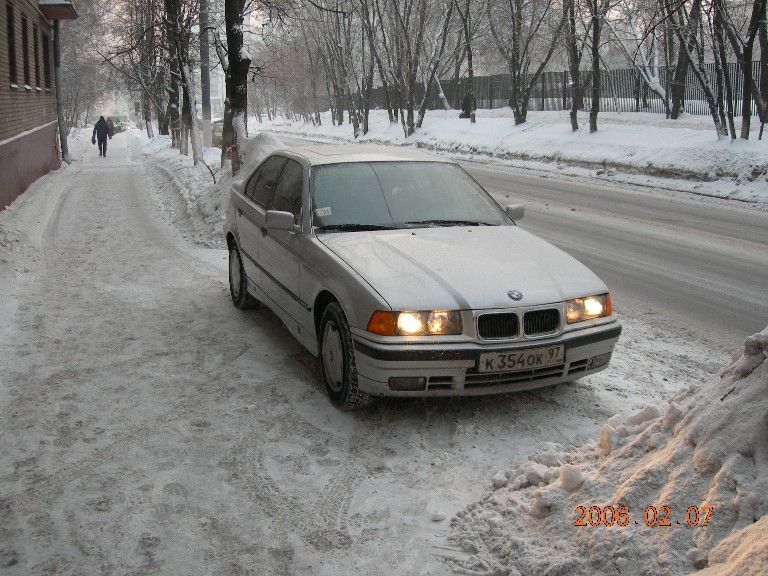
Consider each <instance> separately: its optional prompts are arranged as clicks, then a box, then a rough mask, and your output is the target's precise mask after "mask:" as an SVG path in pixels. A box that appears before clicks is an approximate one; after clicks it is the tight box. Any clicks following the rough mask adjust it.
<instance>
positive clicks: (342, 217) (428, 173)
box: [312, 162, 510, 231]
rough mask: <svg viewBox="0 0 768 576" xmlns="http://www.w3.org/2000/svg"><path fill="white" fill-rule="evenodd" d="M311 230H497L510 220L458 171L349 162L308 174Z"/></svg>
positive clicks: (410, 164)
mask: <svg viewBox="0 0 768 576" xmlns="http://www.w3.org/2000/svg"><path fill="white" fill-rule="evenodd" d="M312 173H313V179H312V206H313V216H314V225H315V226H317V227H318V228H320V229H321V230H322V229H325V230H349V231H354V230H373V229H395V228H420V227H428V226H484V225H485V226H499V225H501V224H509V223H510V220H509V218H508V217H507V215H506V213H505V212H503V211H502V210H501V208H500V207H499V205H498V204H496V202H495V201H494V200H493V199H492V198H491V197H490V196H489V195H488V193H487V192H485V190H483V189H482V188H481V187H480V186H479V185H478V184H477V183H476V182H475V181H474V180H472V178H471V177H470V176H469V175H468V174H467V173H466V172H465V171H464V170H463V169H461V168H460V167H459V166H457V165H455V164H448V163H444V162H354V163H348V164H328V165H325V166H318V167H316V168H314V169H313V171H312Z"/></svg>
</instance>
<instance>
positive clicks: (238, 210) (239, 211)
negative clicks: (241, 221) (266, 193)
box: [237, 208, 243, 216]
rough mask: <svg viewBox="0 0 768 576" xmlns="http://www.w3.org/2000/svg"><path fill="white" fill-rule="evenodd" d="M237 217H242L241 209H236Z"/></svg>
mask: <svg viewBox="0 0 768 576" xmlns="http://www.w3.org/2000/svg"><path fill="white" fill-rule="evenodd" d="M237 215H238V216H242V215H243V209H242V208H238V209H237Z"/></svg>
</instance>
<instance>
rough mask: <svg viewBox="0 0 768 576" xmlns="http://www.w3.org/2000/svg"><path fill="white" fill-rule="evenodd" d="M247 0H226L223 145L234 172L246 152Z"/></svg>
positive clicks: (248, 63)
mask: <svg viewBox="0 0 768 576" xmlns="http://www.w3.org/2000/svg"><path fill="white" fill-rule="evenodd" d="M244 7H245V0H224V22H225V26H226V29H227V61H228V68H227V76H226V98H227V102H228V103H229V107H228V109H227V112H226V113H225V115H224V127H223V140H224V145H223V147H224V149H226V150H229V151H230V158H231V159H232V174H233V175H234V174H237V173H238V172H239V171H240V166H241V165H242V163H243V160H244V155H243V149H242V144H244V142H245V139H246V138H247V136H248V133H247V130H248V124H247V111H248V69H249V68H250V66H251V59H250V57H246V56H244V54H243V20H244V17H243V9H244Z"/></svg>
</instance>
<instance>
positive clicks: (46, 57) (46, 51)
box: [43, 34, 51, 88]
mask: <svg viewBox="0 0 768 576" xmlns="http://www.w3.org/2000/svg"><path fill="white" fill-rule="evenodd" d="M43 80H44V81H45V87H46V88H50V87H51V41H50V39H49V38H48V35H47V34H43Z"/></svg>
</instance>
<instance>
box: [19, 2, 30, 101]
mask: <svg viewBox="0 0 768 576" xmlns="http://www.w3.org/2000/svg"><path fill="white" fill-rule="evenodd" d="M27 28H28V26H27V17H26V16H22V17H21V58H22V62H23V64H24V85H25V86H29V85H30V84H32V80H30V76H29V31H28V30H27Z"/></svg>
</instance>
